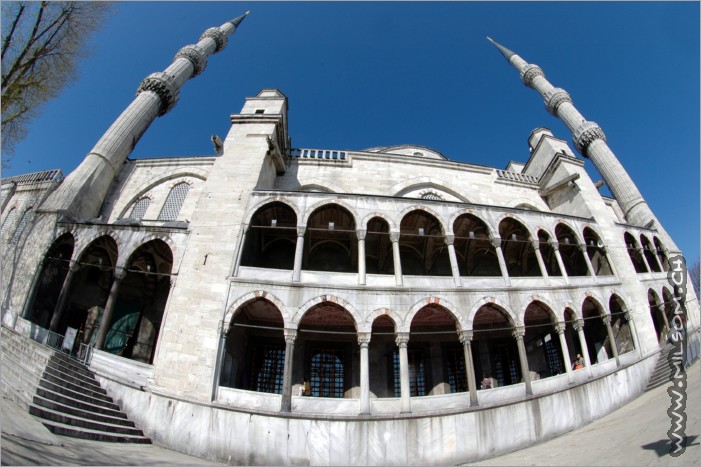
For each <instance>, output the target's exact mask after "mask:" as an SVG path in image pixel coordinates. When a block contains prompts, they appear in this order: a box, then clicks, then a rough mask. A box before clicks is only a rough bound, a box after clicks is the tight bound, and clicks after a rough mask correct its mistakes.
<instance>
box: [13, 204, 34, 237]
mask: <svg viewBox="0 0 701 467" xmlns="http://www.w3.org/2000/svg"><path fill="white" fill-rule="evenodd" d="M30 217H32V208H29V209H27V210H26V211H24V214H22V217H21V218H20V219H19V224H17V229H15V233H14V234H13V235H12V238H11V239H10V243H17V240H19V237H20V236H21V235H22V231H24V228H25V227H26V226H27V222H29V219H30Z"/></svg>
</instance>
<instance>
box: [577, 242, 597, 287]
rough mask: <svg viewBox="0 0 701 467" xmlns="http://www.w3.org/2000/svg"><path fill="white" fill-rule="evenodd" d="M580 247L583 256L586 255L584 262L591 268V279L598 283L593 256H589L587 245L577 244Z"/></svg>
mask: <svg viewBox="0 0 701 467" xmlns="http://www.w3.org/2000/svg"><path fill="white" fill-rule="evenodd" d="M577 247H578V248H579V251H581V252H582V256H584V262H585V263H587V269H588V270H589V275H590V276H591V280H592V281H593V282H594V283H596V282H597V280H596V273H595V272H594V265H593V264H591V258H589V253H587V246H586V245H577Z"/></svg>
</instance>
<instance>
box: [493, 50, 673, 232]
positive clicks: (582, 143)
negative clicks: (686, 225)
mask: <svg viewBox="0 0 701 467" xmlns="http://www.w3.org/2000/svg"><path fill="white" fill-rule="evenodd" d="M487 39H488V40H489V41H490V42H491V43H492V44H494V45H495V46H496V47H497V48H498V49H499V51H500V52H501V53H502V54H503V55H504V57H506V59H507V60H508V61H509V63H511V65H513V67H514V68H516V69H517V70H518V71H519V73H520V75H521V80H522V81H523V83H524V84H525V85H526V86H528V87H529V88H532V89H535V90H536V91H538V92H539V93H540V94H541V95H542V96H543V98H544V99H545V108H546V109H547V110H548V112H549V113H551V114H552V115H554V116H555V117H557V118H559V119H560V120H562V121H563V122H564V123H565V125H567V127H568V128H569V129H570V131H571V132H572V140H573V142H574V145H575V147H576V148H577V150H578V151H579V152H580V153H581V154H582V155H583V156H584V157H587V158H589V159H591V161H592V162H593V163H594V166H595V167H596V169H597V170H598V171H599V173H600V174H601V176H602V177H603V178H604V181H605V182H606V184H607V185H608V187H609V189H610V190H611V193H613V195H614V196H615V198H616V200H617V201H618V204H619V205H620V206H621V209H622V210H623V213H624V214H625V216H626V219H627V221H628V222H629V223H631V224H634V225H638V226H650V225H652V224H656V225H655V227H657V228H660V229H661V228H662V226H661V225H660V224H659V222H658V221H657V218H656V217H655V215H654V214H653V213H652V211H651V210H650V207H649V206H648V205H647V202H646V201H645V199H643V196H642V195H641V194H640V191H638V188H637V187H636V186H635V183H633V180H632V179H631V178H630V176H629V175H628V173H627V172H626V170H625V169H624V168H623V165H621V163H620V162H619V160H618V159H617V158H616V156H615V154H614V153H613V152H612V151H611V149H610V148H609V147H608V145H607V144H606V136H605V135H604V131H603V130H602V129H601V127H599V125H597V124H596V123H595V122H590V121H587V120H586V119H585V118H584V117H583V116H582V114H580V113H579V111H578V110H577V109H576V108H575V106H574V105H573V104H572V99H571V98H570V95H569V94H568V93H567V92H566V91H565V90H564V89H560V88H556V87H554V86H553V85H552V84H550V82H548V80H547V79H546V78H545V74H544V73H543V70H541V69H540V67H539V66H538V65H533V64H529V63H527V62H526V61H525V60H523V59H522V58H521V57H520V56H518V55H517V54H515V53H513V52H511V51H510V50H509V49H507V48H505V47H503V46H502V45H500V44H498V43H496V42H495V41H493V40H492V39H491V38H489V37H488V38H487ZM653 221H654V222H653Z"/></svg>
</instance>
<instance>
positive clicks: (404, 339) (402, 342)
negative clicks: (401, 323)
mask: <svg viewBox="0 0 701 467" xmlns="http://www.w3.org/2000/svg"><path fill="white" fill-rule="evenodd" d="M394 342H395V343H396V344H397V347H406V346H407V344H408V343H409V333H408V332H398V333H397V335H396V337H395V339H394Z"/></svg>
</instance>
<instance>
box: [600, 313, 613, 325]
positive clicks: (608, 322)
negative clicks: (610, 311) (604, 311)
mask: <svg viewBox="0 0 701 467" xmlns="http://www.w3.org/2000/svg"><path fill="white" fill-rule="evenodd" d="M601 321H603V322H604V324H605V325H606V326H610V325H611V315H604V316H602V317H601Z"/></svg>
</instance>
